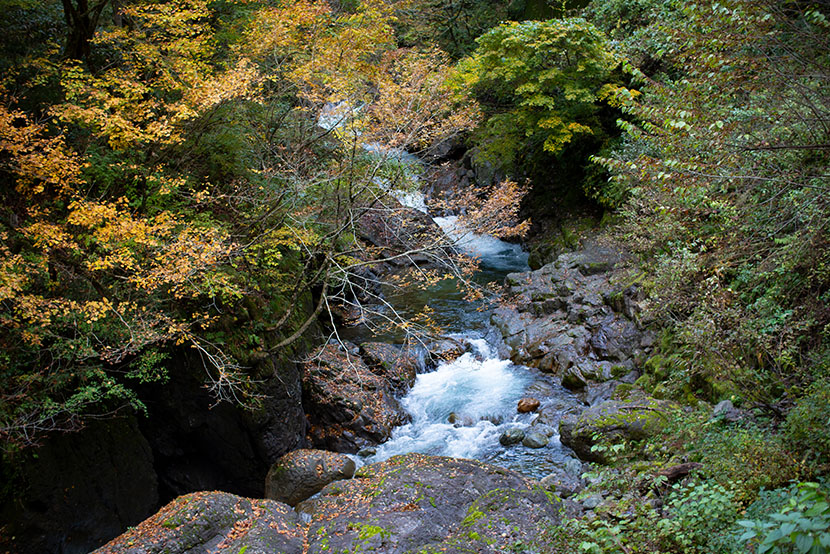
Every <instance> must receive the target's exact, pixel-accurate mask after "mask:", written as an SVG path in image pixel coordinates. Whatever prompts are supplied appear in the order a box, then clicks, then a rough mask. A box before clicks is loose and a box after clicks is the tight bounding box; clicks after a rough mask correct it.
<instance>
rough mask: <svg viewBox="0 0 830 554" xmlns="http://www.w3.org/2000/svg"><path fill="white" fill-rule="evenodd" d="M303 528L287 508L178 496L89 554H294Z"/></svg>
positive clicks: (208, 495) (227, 497) (216, 495)
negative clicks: (149, 516)
mask: <svg viewBox="0 0 830 554" xmlns="http://www.w3.org/2000/svg"><path fill="white" fill-rule="evenodd" d="M304 534H305V533H304V528H303V527H302V526H301V525H300V524H299V519H298V516H297V514H296V513H295V512H294V510H292V509H291V507H289V506H287V505H285V504H282V503H280V502H276V501H274V500H251V499H247V498H242V497H239V496H235V495H233V494H229V493H224V492H198V493H193V494H188V495H185V496H181V497H179V498H177V499H176V500H174V501H172V502H171V503H169V504H168V505H166V506H165V507H164V508H162V509H161V510H160V511H159V512H158V513H156V514H155V515H154V516H152V517H151V518H149V519H147V520H145V521H143V522H142V523H141V524H139V525H138V526H137V527H135V528H133V529H130V530H129V531H127V532H126V533H124V534H123V535H121V536H119V537H117V538H115V539H113V540H112V541H110V542H109V543H107V544H106V545H104V546H103V547H101V548H99V549H98V550H96V551H95V552H94V554H162V553H163V554H195V553H197V552H218V551H223V552H233V553H237V552H241V551H243V550H244V551H245V553H246V554H270V553H273V552H281V553H283V554H300V553H301V552H303V536H304Z"/></svg>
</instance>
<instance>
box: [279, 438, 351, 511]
mask: <svg viewBox="0 0 830 554" xmlns="http://www.w3.org/2000/svg"><path fill="white" fill-rule="evenodd" d="M354 472H355V463H354V460H352V459H351V458H349V457H348V456H346V455H344V454H338V453H336V452H326V451H325V450H307V449H301V450H295V451H293V452H289V453H288V454H286V455H285V456H283V457H282V458H280V459H279V460H277V462H276V463H275V464H274V465H273V466H271V470H270V471H269V472H268V476H267V477H266V478H265V498H269V499H271V500H277V501H279V502H285V503H286V504H289V505H291V506H295V505H297V504H298V503H300V502H302V501H303V500H305V499H306V498H309V497H310V496H312V495H314V494H317V493H318V492H320V491H321V490H322V489H323V487H325V486H326V485H328V484H329V483H331V482H332V481H337V480H339V479H349V478H351V477H352V476H353V475H354Z"/></svg>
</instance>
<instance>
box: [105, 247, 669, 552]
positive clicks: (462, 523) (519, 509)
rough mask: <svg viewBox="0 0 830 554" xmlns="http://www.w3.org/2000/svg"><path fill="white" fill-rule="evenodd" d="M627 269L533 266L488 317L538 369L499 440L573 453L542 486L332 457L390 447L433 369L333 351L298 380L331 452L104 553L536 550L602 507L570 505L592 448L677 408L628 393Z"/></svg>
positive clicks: (587, 259) (631, 373)
mask: <svg viewBox="0 0 830 554" xmlns="http://www.w3.org/2000/svg"><path fill="white" fill-rule="evenodd" d="M619 261H620V255H619V254H618V253H617V252H615V251H614V250H613V249H610V248H605V247H602V246H601V245H599V244H597V243H590V244H589V245H588V246H587V247H586V248H584V249H583V250H580V251H577V252H571V253H567V254H563V255H560V256H559V257H558V258H557V259H556V260H555V261H554V262H552V263H550V264H548V265H546V266H543V267H542V268H540V269H538V270H536V271H529V272H524V273H512V274H509V275H508V276H507V279H506V291H505V296H504V299H505V301H504V303H503V304H502V305H501V306H500V307H498V308H496V309H495V311H494V312H493V314H492V317H491V320H492V324H493V325H494V326H495V327H496V328H497V329H498V330H499V332H500V334H501V336H502V337H503V340H504V348H505V350H506V353H507V355H508V356H509V357H510V359H511V360H512V361H513V362H514V363H517V364H522V365H526V366H530V367H534V368H537V369H538V370H539V371H540V372H541V373H539V374H538V377H537V378H536V380H535V381H534V382H533V383H532V384H530V386H528V387H527V389H526V390H525V393H526V395H527V396H526V397H525V398H522V399H521V400H520V401H519V403H518V405H517V412H519V413H525V414H526V415H528V416H529V417H530V419H528V421H530V424H529V425H525V426H524V427H517V428H515V429H509V430H508V431H506V432H505V433H504V434H503V435H502V444H503V445H505V447H506V448H507V449H510V448H517V449H522V448H524V449H525V450H527V451H528V452H532V451H535V449H542V448H544V447H545V445H547V444H548V442H549V441H551V440H556V437H557V431H558V436H559V439H560V440H561V442H562V444H564V445H566V446H568V447H570V448H571V449H572V451H573V452H574V456H573V457H571V458H567V457H566V458H563V460H562V461H561V462H560V463H558V464H557V466H556V467H555V468H554V469H553V471H551V472H550V473H549V474H548V475H547V476H545V477H544V478H542V479H540V480H535V479H531V478H528V477H526V476H523V475H521V474H519V473H516V472H514V471H511V470H507V469H504V468H500V467H497V466H495V465H489V464H485V463H482V462H476V461H471V460H461V459H454V458H446V457H436V456H426V455H421V454H407V455H403V456H394V457H392V458H390V459H389V460H386V461H383V462H379V463H374V464H370V465H367V466H364V467H360V468H357V469H356V468H355V464H354V462H353V461H352V460H350V459H349V458H347V457H345V456H343V455H342V454H335V453H334V452H328V451H340V452H356V451H357V450H358V449H360V448H361V447H365V446H370V445H372V444H377V443H379V442H382V441H384V440H386V439H388V438H389V436H390V434H391V431H392V429H393V428H394V427H395V426H396V425H399V424H401V423H402V422H403V421H404V420H405V417H406V416H405V414H404V413H403V412H402V410H401V408H400V405H399V403H398V399H399V398H400V395H401V394H403V393H405V392H406V391H407V390H408V389H409V388H410V387H411V386H412V385H413V383H414V381H415V379H416V376H417V374H419V373H422V372H424V371H426V370H427V368H428V367H430V366H429V364H428V356H429V354H427V352H426V351H424V350H416V349H403V348H400V347H397V346H392V345H386V344H382V343H365V344H363V345H360V346H357V345H354V344H350V343H345V344H330V345H328V346H326V347H325V348H324V349H323V350H322V351H321V352H320V353H319V354H318V355H317V356H316V357H314V358H313V359H310V360H309V361H308V362H307V363H306V364H305V366H304V369H303V377H302V379H303V381H302V382H303V393H304V399H305V403H306V406H305V408H306V411H307V414H308V417H309V420H310V422H311V426H310V431H309V436H308V438H309V441H310V443H312V444H313V445H315V446H316V447H318V448H324V449H326V450H327V451H319V450H298V451H295V452H292V453H291V454H288V455H287V456H284V457H283V458H281V459H280V460H279V461H278V462H277V463H276V464H275V465H274V466H273V467H272V469H271V472H270V473H269V475H268V480H267V484H266V490H267V491H268V493H267V496H268V497H269V499H268V500H249V499H245V498H242V497H236V496H232V495H228V494H225V493H197V494H193V495H188V496H185V497H181V498H179V499H177V500H176V501H174V502H173V503H171V504H170V505H168V506H166V507H165V508H164V509H163V510H162V511H161V512H159V513H158V514H156V515H155V516H153V517H152V518H150V519H149V520H147V521H145V522H144V523H142V524H141V525H140V526H139V527H137V528H136V529H134V530H133V531H130V532H128V533H127V534H125V535H123V536H121V537H119V538H118V539H116V540H114V541H113V542H112V543H110V544H109V545H107V546H105V547H103V548H102V549H101V550H99V551H98V552H99V554H104V553H108V552H131V553H133V552H134V553H136V554H137V553H139V552H141V553H150V552H162V551H164V552H185V551H187V552H220V551H225V550H227V551H231V552H237V551H239V550H240V549H243V548H245V547H247V549H245V552H246V553H247V554H254V553H256V552H272V551H274V550H275V549H277V551H280V552H305V551H307V552H329V551H335V552H382V553H390V554H391V553H398V552H400V553H404V552H436V551H442V552H444V551H446V552H461V551H464V552H469V551H475V552H504V551H509V550H510V549H514V548H518V547H520V546H521V547H522V548H526V547H530V546H531V545H537V546H542V545H541V542H540V541H543V540H547V538H550V537H552V536H555V535H556V534H557V533H560V532H561V529H560V528H559V527H558V524H559V522H560V520H561V518H562V517H563V514H569V515H572V516H573V515H579V514H581V513H584V512H585V511H586V510H588V511H590V510H592V509H593V508H594V507H595V506H596V505H597V503H598V501H597V499H595V498H593V497H588V498H586V499H581V500H579V501H573V500H570V498H573V496H574V495H575V494H576V493H577V492H579V491H580V490H581V489H582V488H583V487H584V486H585V481H584V480H583V471H584V469H585V466H584V465H583V462H584V461H593V462H600V463H602V462H605V461H607V460H606V459H605V457H604V451H603V449H597V448H594V446H595V444H597V443H598V442H603V441H605V442H607V441H609V440H610V441H613V440H617V439H626V440H639V439H643V438H646V437H648V436H650V435H653V434H654V433H657V432H659V431H660V429H662V427H663V426H664V425H665V423H666V421H668V419H669V418H670V417H671V414H672V413H673V411H674V410H676V409H677V407H676V406H675V405H673V404H671V403H669V402H666V401H663V400H659V399H654V398H650V397H647V396H645V395H644V394H643V393H641V392H639V391H638V390H637V389H636V388H635V387H634V386H633V383H635V382H636V380H637V379H638V377H639V374H640V373H639V367H640V366H641V364H642V362H643V360H644V359H645V357H646V356H648V355H649V353H650V351H651V348H652V346H653V343H654V335H653V334H652V333H651V332H650V331H648V330H646V329H644V328H643V321H642V320H641V318H640V314H641V313H642V304H643V302H644V299H643V296H642V295H641V294H640V292H639V290H638V289H637V288H636V287H634V286H630V287H623V286H620V285H619V284H618V279H617V274H616V272H615V266H616V264H617V263H618V262H619ZM452 346H453V348H450V349H449V350H452V352H443V351H444V350H447V345H446V344H443V345H436V347H435V351H436V352H439V351H440V352H442V353H443V355H444V356H445V357H452V356H457V355H459V354H460V353H461V352H462V351H463V350H464V345H463V344H461V343H453V344H452ZM560 386H564V387H566V388H567V389H570V390H571V393H572V394H571V395H568V394H567V393H563V392H560V391H562V389H561V388H560ZM459 424H460V425H464V423H463V422H456V425H459ZM514 435H515V436H514ZM318 491H319V492H318ZM312 495H314V496H312ZM563 499H567V500H563ZM285 503H288V504H290V506H294V508H293V509H292V508H291V507H290V506H289V505H287V504H285ZM544 537H547V538H544ZM517 545H518V546H517ZM304 548H305V550H304ZM471 548H472V550H470V549H471Z"/></svg>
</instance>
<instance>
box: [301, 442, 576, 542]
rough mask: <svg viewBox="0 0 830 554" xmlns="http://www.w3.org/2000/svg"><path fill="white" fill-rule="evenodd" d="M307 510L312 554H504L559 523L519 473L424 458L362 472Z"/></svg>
mask: <svg viewBox="0 0 830 554" xmlns="http://www.w3.org/2000/svg"><path fill="white" fill-rule="evenodd" d="M309 503H314V507H313V512H312V514H313V515H312V521H311V527H310V528H309V532H308V552H309V553H310V554H317V553H321V554H322V553H324V552H372V553H377V554H404V553H412V552H481V553H497V552H498V553H501V552H509V551H510V550H511V548H512V546H513V545H515V544H517V543H522V544H525V545H526V546H531V545H533V544H534V542H535V541H536V540H537V539H538V535H539V529H540V528H542V527H544V526H549V525H555V524H557V523H558V522H559V521H560V507H559V505H558V503H553V502H552V501H551V500H550V499H548V497H547V496H546V495H545V494H544V491H543V490H542V489H541V488H540V487H538V486H534V485H533V484H532V483H531V482H530V481H528V480H527V479H525V478H524V477H522V476H521V475H519V474H518V473H515V472H512V471H509V470H506V469H501V468H497V467H494V466H490V465H487V464H484V463H481V462H476V461H472V460H459V459H453V458H443V457H434V456H425V455H421V454H407V455H405V456H397V457H394V458H391V459H389V460H387V461H386V462H382V463H380V464H372V465H370V466H366V467H363V468H361V469H360V470H359V471H358V473H357V474H356V476H355V478H354V479H351V480H349V481H337V482H335V483H332V484H330V485H328V486H327V487H326V488H325V489H323V491H322V492H321V493H320V496H318V497H317V498H315V499H313V500H311V501H310V502H309ZM301 506H303V507H304V506H305V504H303V505H301Z"/></svg>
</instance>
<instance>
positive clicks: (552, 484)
mask: <svg viewBox="0 0 830 554" xmlns="http://www.w3.org/2000/svg"><path fill="white" fill-rule="evenodd" d="M581 473H582V464H581V463H580V462H579V460H573V459H572V460H570V461H569V463H568V464H566V465H565V467H561V468H557V469H556V470H555V471H553V472H551V473H550V474H548V475H547V476H545V477H544V478H543V479H542V480H541V481H540V482H539V484H540V485H542V486H543V487H545V488H547V489H550V490H552V491H554V492H555V493H556V494H558V495H559V497H560V498H569V497H571V496H573V495H575V494H576V493H578V492H579V491H581V490H582V489H584V488H585V481H583V480H582V477H581V475H580V474H581Z"/></svg>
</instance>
